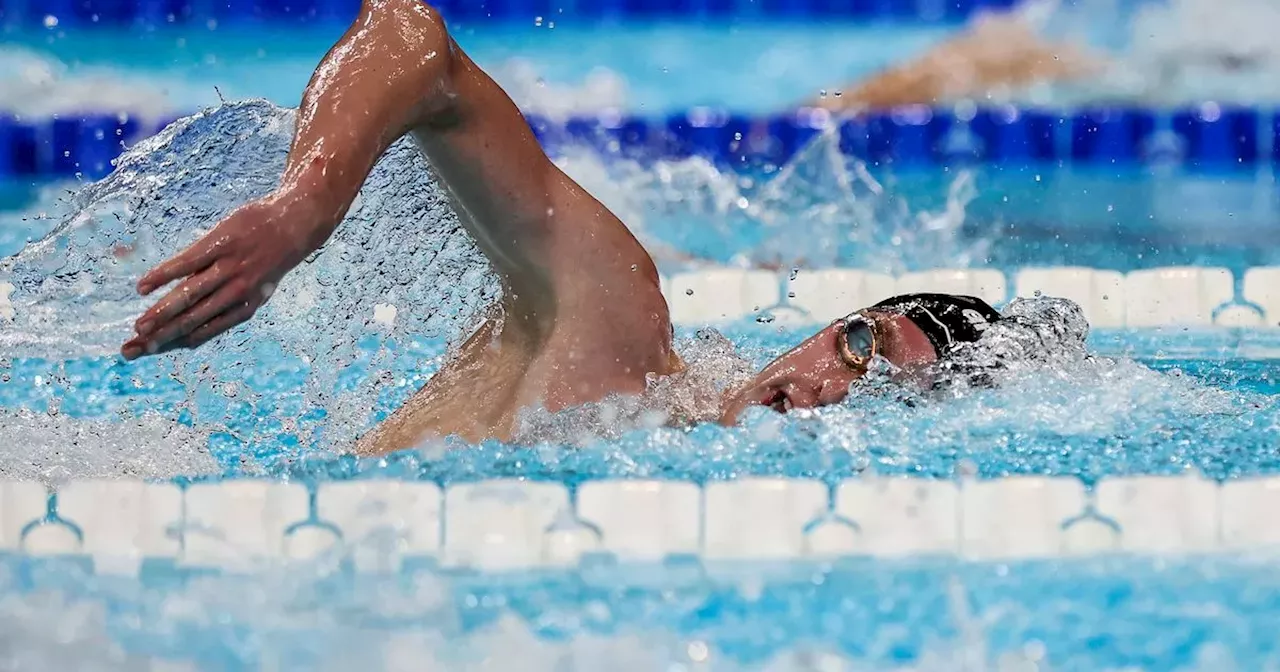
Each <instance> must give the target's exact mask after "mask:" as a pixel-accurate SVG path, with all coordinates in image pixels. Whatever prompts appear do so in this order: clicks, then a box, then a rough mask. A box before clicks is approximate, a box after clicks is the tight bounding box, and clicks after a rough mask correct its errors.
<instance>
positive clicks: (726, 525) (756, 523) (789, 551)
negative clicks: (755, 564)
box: [703, 478, 829, 560]
mask: <svg viewBox="0 0 1280 672" xmlns="http://www.w3.org/2000/svg"><path fill="white" fill-rule="evenodd" d="M828 499H829V498H828V494H827V486H825V485H824V484H822V483H820V482H818V481H808V480H798V479H787V478H749V479H743V480H740V481H730V482H717V483H711V484H709V485H707V486H706V490H705V501H704V507H705V509H704V511H705V513H704V515H705V520H704V525H705V532H704V534H705V535H706V536H705V540H704V542H703V543H704V545H703V554H704V556H705V557H706V558H708V559H714V560H737V559H752V558H755V559H785V558H796V557H803V556H805V555H808V549H807V548H806V539H805V526H806V525H808V524H810V523H812V522H815V521H818V520H820V519H822V518H823V517H824V516H825V515H826V514H827V511H828Z"/></svg>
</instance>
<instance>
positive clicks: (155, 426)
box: [0, 408, 220, 483]
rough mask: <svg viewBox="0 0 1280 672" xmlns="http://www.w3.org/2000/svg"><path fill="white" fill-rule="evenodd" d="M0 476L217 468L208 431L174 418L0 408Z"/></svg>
mask: <svg viewBox="0 0 1280 672" xmlns="http://www.w3.org/2000/svg"><path fill="white" fill-rule="evenodd" d="M0 439H3V441H4V444H5V446H6V448H5V450H4V451H0V479H13V480H17V479H22V480H32V481H39V482H42V483H61V482H64V481H69V480H73V479H98V478H105V479H110V478H149V479H156V478H173V477H175V476H197V475H202V474H214V473H219V472H220V469H219V467H218V464H217V462H216V461H215V460H214V459H213V457H212V456H211V455H210V454H209V449H208V436H207V435H206V434H204V433H203V432H200V431H198V430H194V429H192V428H189V427H186V426H184V425H180V424H177V423H175V422H174V421H173V419H172V418H170V417H167V416H162V415H159V414H156V413H149V412H148V413H144V414H142V415H141V416H138V417H131V418H129V419H128V420H118V419H115V420H113V419H105V418H96V419H85V418H70V417H67V416H65V415H61V414H57V415H51V414H48V413H40V412H36V411H31V410H27V409H21V408H20V409H9V408H4V409H0Z"/></svg>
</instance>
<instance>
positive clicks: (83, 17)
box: [0, 0, 1015, 27]
mask: <svg viewBox="0 0 1280 672" xmlns="http://www.w3.org/2000/svg"><path fill="white" fill-rule="evenodd" d="M433 4H434V5H436V6H437V7H439V9H440V11H441V12H442V13H443V14H444V15H445V16H446V17H447V18H448V19H450V20H453V21H477V22H482V21H498V22H501V21H512V22H528V21H532V20H534V18H535V17H539V16H541V17H546V18H548V19H552V18H554V19H555V20H579V21H582V20H587V21H593V20H625V19H637V18H639V19H692V20H697V19H705V18H717V17H719V18H728V17H761V16H763V17H770V18H779V19H797V20H814V19H837V20H854V21H885V20H890V21H907V22H916V23H919V22H926V23H946V22H955V21H963V20H964V19H966V18H968V17H969V16H971V15H972V14H973V13H974V12H976V11H978V10H981V9H998V8H1005V7H1009V6H1011V5H1013V4H1015V1H1014V0H571V1H570V2H562V3H553V2H552V1H551V0H435V1H434V2H433ZM359 7H360V0H0V26H10V27H13V26H17V27H27V26H32V27H38V26H43V25H46V19H47V17H54V18H56V19H57V25H58V26H62V27H92V26H129V25H142V26H153V25H158V24H166V23H175V24H184V23H189V22H193V23H206V22H208V21H210V20H214V21H218V22H220V23H237V22H271V23H285V24H287V23H297V22H301V23H307V22H316V21H350V20H351V19H352V18H354V17H355V16H356V13H357V11H358V10H359Z"/></svg>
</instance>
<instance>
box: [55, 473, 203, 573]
mask: <svg viewBox="0 0 1280 672" xmlns="http://www.w3.org/2000/svg"><path fill="white" fill-rule="evenodd" d="M58 515H59V516H61V517H62V518H63V519H64V520H69V521H71V522H73V523H75V524H76V525H78V526H79V527H80V529H81V531H82V532H83V533H84V549H83V552H84V553H86V554H88V555H90V556H92V558H93V563H94V571H96V572H97V573H99V574H120V575H129V576H132V575H136V574H137V573H138V570H139V569H140V568H141V565H142V561H143V560H144V559H145V558H152V559H174V558H177V557H178V551H179V548H180V546H181V544H180V543H179V537H178V529H179V527H180V526H181V523H182V491H181V490H180V489H179V488H178V487H177V486H176V485H173V484H171V483H146V482H143V481H133V480H115V481H79V482H73V483H69V484H67V485H65V486H63V487H62V488H60V489H59V490H58Z"/></svg>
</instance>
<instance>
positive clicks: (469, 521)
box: [443, 480, 570, 570]
mask: <svg viewBox="0 0 1280 672" xmlns="http://www.w3.org/2000/svg"><path fill="white" fill-rule="evenodd" d="M569 511H570V509H569V492H568V491H567V490H565V489H564V487H563V486H561V485H559V484H556V483H530V482H523V481H514V480H494V481H483V482H480V483H465V484H461V485H454V486H450V487H449V488H447V489H446V490H445V529H444V557H443V562H444V564H445V565H447V566H451V567H471V568H475V569H480V570H504V569H520V568H527V567H537V566H543V565H555V564H560V563H561V562H563V561H564V560H565V558H563V557H553V556H552V554H551V549H549V548H548V539H547V538H548V535H549V533H550V531H551V527H552V525H553V524H554V523H555V522H556V521H557V520H559V519H561V518H563V517H564V516H566V515H568V513H569Z"/></svg>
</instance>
